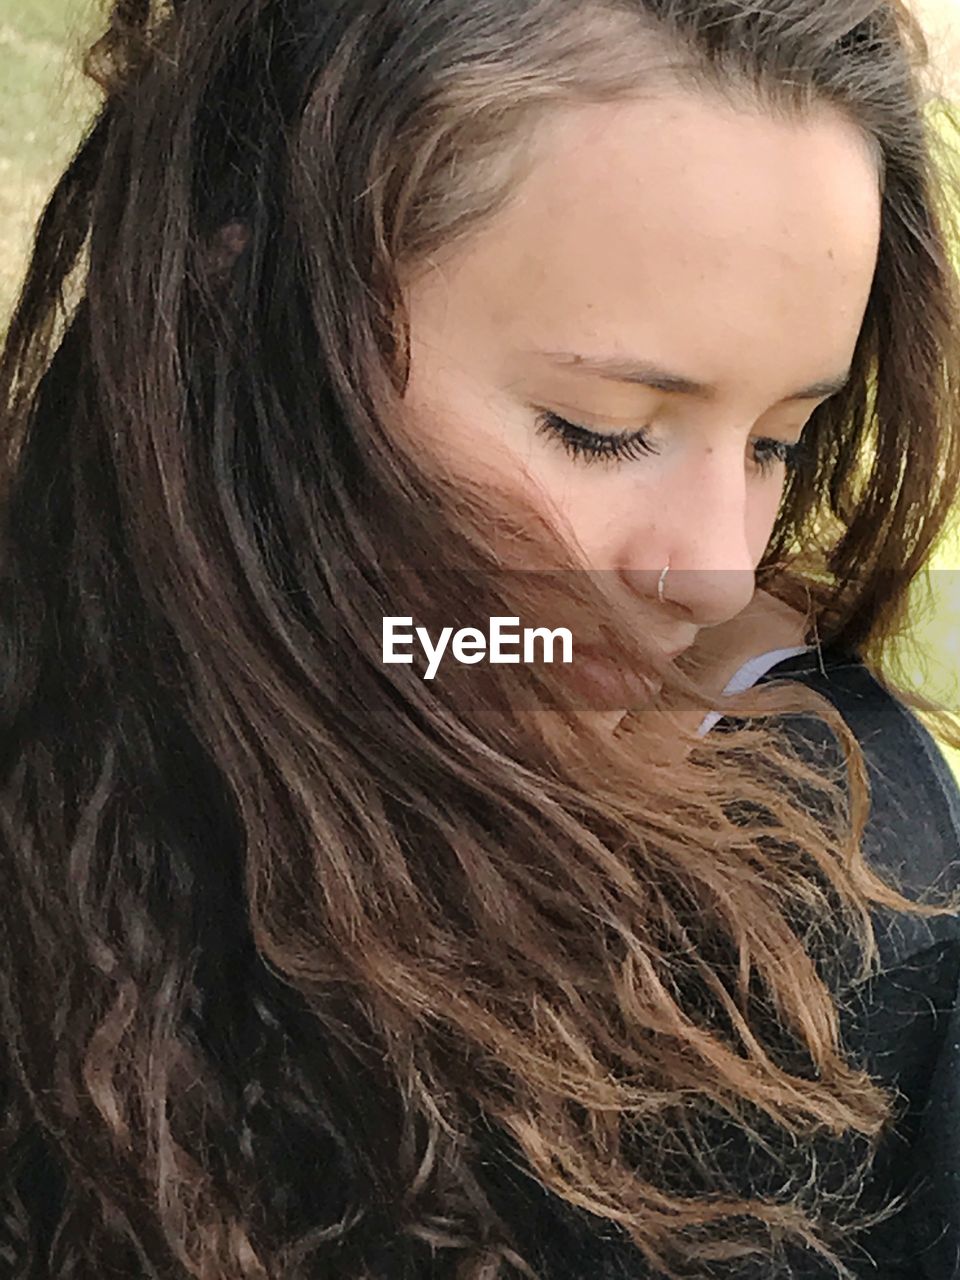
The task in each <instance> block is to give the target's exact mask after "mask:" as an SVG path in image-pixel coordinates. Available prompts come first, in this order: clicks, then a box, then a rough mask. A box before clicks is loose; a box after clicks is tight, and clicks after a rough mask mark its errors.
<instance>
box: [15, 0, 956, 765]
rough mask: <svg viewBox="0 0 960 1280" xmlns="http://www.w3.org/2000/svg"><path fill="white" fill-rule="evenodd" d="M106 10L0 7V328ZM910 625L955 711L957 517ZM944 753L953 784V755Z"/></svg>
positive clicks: (945, 45)
mask: <svg viewBox="0 0 960 1280" xmlns="http://www.w3.org/2000/svg"><path fill="white" fill-rule="evenodd" d="M913 7H914V8H915V9H916V11H917V12H918V15H919V17H920V19H921V21H922V23H923V25H924V29H925V31H926V33H927V37H928V40H929V44H930V48H931V53H932V56H933V68H932V72H931V73H930V87H931V88H932V89H933V90H934V91H935V92H936V93H937V94H938V95H940V96H942V97H944V98H947V99H950V100H952V101H960V0H913ZM106 12H107V0H97V2H96V3H94V2H93V0H0V177H2V181H0V326H2V327H3V328H5V326H6V318H7V315H8V314H9V309H10V307H11V305H12V302H13V299H14V296H15V293H16V289H17V286H18V284H19V282H20V278H21V276H22V272H23V270H24V266H25V263H26V258H27V253H28V251H29V246H30V239H31V235H32V230H33V226H34V224H35V222H36V219H37V217H38V215H39V213H40V211H41V209H42V206H43V203H44V201H45V199H46V197H47V195H48V193H49V192H50V190H51V187H52V186H53V184H54V182H55V180H56V178H57V175H58V174H59V172H60V171H61V169H62V167H63V165H64V162H65V161H66V159H67V158H68V156H69V155H70V153H71V152H72V150H73V147H74V146H75V145H76V142H77V140H78V139H79V136H80V134H81V132H82V130H83V128H84V126H85V124H86V122H87V121H88V120H89V118H90V116H91V113H92V111H93V110H94V107H95V105H96V101H97V98H96V91H95V89H94V87H93V86H92V85H90V84H88V83H87V82H86V81H85V79H84V78H83V76H82V75H81V73H80V71H79V65H80V58H81V54H82V52H83V50H84V49H85V48H86V46H87V45H88V44H89V43H90V42H91V40H92V39H93V38H94V36H95V35H96V34H98V33H99V32H100V31H101V30H102V29H103V27H104V26H105V21H106V18H105V15H106ZM951 137H952V135H951ZM952 146H953V147H954V148H955V149H956V157H955V158H956V161H957V170H958V173H960V135H958V136H957V137H956V138H955V139H952ZM957 340H958V341H960V335H958V339H957ZM958 516H960V513H958ZM911 627H912V631H911V635H910V636H909V637H905V638H904V641H903V643H902V645H901V646H900V647H899V649H898V651H897V656H898V671H897V674H898V675H903V676H904V677H906V679H907V681H908V683H910V684H912V685H913V686H914V687H915V688H918V689H919V690H920V691H921V692H924V693H926V694H928V695H930V696H934V697H939V698H941V699H943V700H944V701H945V702H946V703H947V704H948V705H949V706H950V707H951V708H954V709H958V710H960V693H958V671H960V519H958V521H957V522H956V524H955V526H954V529H953V530H952V531H951V532H950V534H949V536H948V537H947V538H946V540H945V541H944V543H943V545H942V546H941V548H940V549H939V550H938V552H937V554H936V556H935V558H934V561H933V563H932V565H931V568H930V571H929V573H928V574H927V575H926V577H925V579H924V580H922V581H921V582H919V583H918V584H917V586H916V589H915V591H914V596H913V600H912V608H911ZM945 750H946V754H947V758H948V760H949V761H950V764H951V766H952V767H953V769H954V771H955V773H956V774H957V776H958V777H960V752H952V751H950V750H949V749H946V748H945Z"/></svg>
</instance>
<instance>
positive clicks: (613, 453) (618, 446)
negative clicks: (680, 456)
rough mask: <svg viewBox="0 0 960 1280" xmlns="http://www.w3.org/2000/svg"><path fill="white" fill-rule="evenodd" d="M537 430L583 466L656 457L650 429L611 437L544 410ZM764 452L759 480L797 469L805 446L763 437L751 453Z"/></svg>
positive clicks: (757, 462)
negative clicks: (779, 469) (779, 468)
mask: <svg viewBox="0 0 960 1280" xmlns="http://www.w3.org/2000/svg"><path fill="white" fill-rule="evenodd" d="M537 430H538V431H540V432H542V433H543V434H544V435H548V436H551V437H553V439H555V440H559V442H560V444H561V445H562V447H563V448H564V449H566V451H567V453H569V454H570V456H571V457H572V458H575V459H577V460H578V461H583V462H604V461H611V462H618V463H619V462H627V461H630V460H632V459H636V458H641V457H653V456H656V454H658V453H659V450H658V449H655V448H654V446H653V445H652V444H651V443H650V440H649V438H648V435H647V432H648V430H649V428H647V427H640V428H639V429H638V430H636V431H621V432H618V433H617V434H614V435H611V434H607V433H605V432H601V431H591V430H590V429H589V427H581V426H578V425H577V423H575V422H568V421H567V419H566V418H561V417H560V415H559V414H556V413H551V412H550V411H549V410H544V411H543V412H541V413H540V414H539V415H538V417H537ZM758 449H763V450H764V456H762V457H756V455H755V458H754V460H755V462H756V464H757V467H758V468H759V470H760V474H761V475H762V476H766V475H769V474H770V472H771V471H772V470H773V468H774V466H775V465H776V464H777V463H778V462H782V463H784V465H785V466H786V467H787V468H788V469H794V468H796V467H798V466H799V465H800V463H801V461H802V460H803V457H804V442H803V441H802V440H799V441H798V442H797V443H796V444H788V443H787V441H785V440H772V439H770V438H768V437H766V436H764V437H762V438H761V439H759V440H757V441H755V442H754V450H755V451H756V450H758Z"/></svg>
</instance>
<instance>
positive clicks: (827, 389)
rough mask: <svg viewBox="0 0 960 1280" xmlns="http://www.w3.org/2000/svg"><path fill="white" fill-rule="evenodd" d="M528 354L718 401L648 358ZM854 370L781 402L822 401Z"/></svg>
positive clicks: (714, 392) (714, 391)
mask: <svg viewBox="0 0 960 1280" xmlns="http://www.w3.org/2000/svg"><path fill="white" fill-rule="evenodd" d="M528 354H530V355H535V356H539V357H541V358H543V359H545V360H549V361H550V362H551V363H553V364H559V365H569V366H570V368H571V370H572V371H574V372H583V373H590V374H594V375H595V376H597V377H601V378H609V379H611V380H612V381H614V382H630V383H639V384H640V385H642V386H645V387H652V388H653V390H655V391H669V392H674V393H676V394H678V395H684V396H694V397H695V398H696V399H698V400H707V401H710V400H715V399H716V398H717V396H718V395H719V388H717V387H716V386H714V385H712V384H710V383H705V382H696V381H695V380H694V379H692V378H685V377H683V376H682V375H681V374H677V373H670V372H669V371H668V370H666V369H663V368H661V367H660V366H659V365H656V364H652V363H651V362H650V361H648V360H633V359H631V360H625V359H623V357H611V358H608V357H603V356H586V355H580V354H579V353H577V352H575V351H540V350H535V351H531V352H529V353H528ZM850 375H851V369H850V368H848V369H847V370H846V371H845V372H844V373H840V374H837V375H835V376H834V377H831V378H823V379H822V380H821V381H819V382H812V383H811V384H810V385H809V386H807V387H801V388H800V390H799V391H794V392H792V393H791V394H790V395H788V396H784V397H783V400H782V401H781V402H780V403H781V404H785V403H787V402H788V401H793V400H822V399H823V398H824V397H826V396H832V395H835V394H836V393H837V392H838V391H842V390H843V388H844V387H845V386H846V385H847V383H848V382H849V381H850Z"/></svg>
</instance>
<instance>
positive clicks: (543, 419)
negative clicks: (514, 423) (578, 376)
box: [537, 410, 659, 462]
mask: <svg viewBox="0 0 960 1280" xmlns="http://www.w3.org/2000/svg"><path fill="white" fill-rule="evenodd" d="M537 430H538V431H540V432H542V433H543V434H544V435H548V436H551V437H552V438H553V439H555V440H558V441H559V442H560V444H561V445H562V446H563V448H564V449H566V451H567V453H569V454H570V456H571V457H572V458H576V459H578V460H582V461H584V462H602V461H603V460H605V459H606V460H610V461H613V462H626V461H628V460H630V459H632V458H640V457H649V456H651V455H653V454H656V453H658V452H659V450H657V449H655V448H654V447H653V445H652V444H651V443H650V441H649V439H648V430H649V429H648V428H647V427H640V428H638V429H637V430H635V431H618V432H610V433H608V432H603V431H592V430H591V429H590V428H589V427H581V426H578V425H577V423H575V422H568V421H567V419H566V418H561V417H560V416H559V414H556V413H550V411H549V410H544V411H543V412H541V413H540V414H539V415H538V417H537Z"/></svg>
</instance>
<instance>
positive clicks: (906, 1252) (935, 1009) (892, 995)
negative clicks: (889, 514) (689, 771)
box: [486, 648, 960, 1280]
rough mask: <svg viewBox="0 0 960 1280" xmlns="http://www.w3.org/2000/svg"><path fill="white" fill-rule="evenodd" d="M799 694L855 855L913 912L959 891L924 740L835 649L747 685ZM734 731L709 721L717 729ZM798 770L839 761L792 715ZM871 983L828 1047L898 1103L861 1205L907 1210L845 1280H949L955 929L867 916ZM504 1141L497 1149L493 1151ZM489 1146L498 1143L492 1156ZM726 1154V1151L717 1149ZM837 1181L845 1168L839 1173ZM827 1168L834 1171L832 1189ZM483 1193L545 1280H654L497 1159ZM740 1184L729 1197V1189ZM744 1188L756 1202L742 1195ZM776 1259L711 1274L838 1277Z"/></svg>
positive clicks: (951, 805)
mask: <svg viewBox="0 0 960 1280" xmlns="http://www.w3.org/2000/svg"><path fill="white" fill-rule="evenodd" d="M783 677H788V678H790V679H795V680H800V681H803V682H804V683H805V684H807V685H809V686H810V687H812V688H814V689H816V690H818V691H819V692H820V693H822V694H824V695H825V696H826V697H827V698H828V699H829V700H830V701H831V702H832V703H833V704H834V706H835V707H836V708H837V709H838V710H839V711H840V713H841V715H842V716H843V717H844V719H845V721H846V723H847V724H848V725H849V726H850V728H851V730H852V731H853V733H854V734H855V736H856V738H857V740H858V742H859V743H860V746H861V747H862V749H863V751H864V754H865V757H866V763H867V769H868V774H869V778H870V784H871V791H872V803H871V812H870V818H869V821H868V826H867V830H866V833H865V852H866V854H867V856H868V858H869V859H870V860H871V862H872V863H874V864H876V865H877V866H878V867H880V868H883V869H892V870H893V871H894V872H895V873H896V874H897V876H898V878H899V882H900V887H901V889H902V891H903V892H904V893H905V895H906V896H907V897H909V898H911V899H913V898H918V897H919V896H920V895H921V894H923V893H924V892H925V891H926V890H927V889H929V888H931V887H933V888H936V889H938V890H939V889H951V890H952V889H956V888H957V887H958V885H960V789H958V787H957V783H956V782H955V780H954V778H953V775H952V773H951V772H950V770H949V768H948V767H947V765H946V763H945V760H944V757H943V755H942V753H941V752H940V750H939V748H938V747H937V744H936V742H935V741H934V739H933V738H932V737H931V735H930V733H929V732H928V731H927V730H926V729H925V728H924V726H923V725H922V724H921V723H920V722H919V720H918V719H917V718H916V716H915V715H914V714H913V713H912V712H910V711H909V710H908V709H907V708H906V707H905V706H904V705H903V704H902V703H900V702H899V701H898V700H896V699H895V698H894V697H892V696H891V695H890V694H889V693H888V692H887V691H886V690H885V689H884V688H883V687H882V685H881V684H880V683H879V682H878V681H877V680H875V679H874V678H873V676H871V674H870V673H869V671H868V670H867V668H866V667H865V666H864V665H863V664H862V662H861V661H860V660H859V658H858V657H857V656H856V655H855V654H852V653H850V652H845V651H843V650H840V649H836V648H835V649H825V650H823V651H822V653H819V654H818V653H816V652H809V653H805V654H801V655H799V656H794V657H790V658H787V659H786V660H784V661H781V662H780V663H778V664H777V665H776V666H774V667H773V668H771V669H770V670H769V671H768V672H767V674H766V675H764V676H763V677H761V679H760V681H758V683H761V684H762V683H768V682H770V681H772V680H779V679H781V678H783ZM732 723H733V721H723V720H721V721H720V722H719V724H718V725H717V728H718V729H720V730H721V731H722V730H723V728H724V726H726V727H729V726H730V725H731V724H732ZM789 726H790V731H791V733H792V734H793V735H794V736H795V740H796V741H797V743H798V745H800V746H801V747H802V746H804V745H806V746H808V747H809V748H810V752H809V754H810V758H812V759H814V760H816V759H818V758H819V759H823V757H824V754H825V753H827V752H829V753H830V754H831V758H832V759H836V760H839V759H841V758H842V757H841V755H840V751H839V745H838V744H837V741H836V738H835V737H834V735H833V734H832V733H831V732H830V731H829V730H828V729H827V727H826V725H825V723H824V722H823V721H822V720H819V719H815V718H812V717H809V718H808V717H806V716H802V717H801V716H791V717H790V718H789ZM874 922H875V926H876V937H877V943H878V947H879V951H880V957H881V963H882V972H880V973H879V974H878V975H877V976H875V977H874V978H872V979H870V980H869V981H867V982H866V983H860V984H859V985H858V987H856V988H855V989H854V990H853V991H852V992H851V994H850V998H849V999H848V1000H847V1001H846V1003H845V1005H844V1006H843V1007H842V1012H841V1035H842V1039H843V1043H844V1045H845V1046H846V1047H847V1048H848V1050H849V1051H850V1052H851V1054H852V1055H853V1056H854V1057H855V1058H857V1059H858V1060H859V1062H860V1063H861V1064H862V1065H863V1066H864V1067H865V1068H866V1070H868V1071H869V1072H870V1074H871V1075H872V1076H873V1077H874V1078H875V1079H876V1080H878V1081H879V1082H881V1083H884V1084H891V1085H895V1086H896V1088H897V1089H898V1090H899V1093H900V1095H901V1101H900V1104H899V1107H898V1112H899V1114H898V1118H897V1119H896V1121H895V1123H894V1124H893V1125H892V1126H891V1128H890V1130H889V1131H888V1133H887V1136H886V1137H885V1138H884V1139H883V1140H882V1141H881V1145H880V1148H879V1150H878V1154H877V1157H876V1159H875V1162H874V1165H873V1173H872V1176H871V1180H870V1184H869V1185H868V1186H867V1187H866V1188H865V1189H864V1193H863V1194H864V1198H863V1201H862V1202H861V1203H862V1206H863V1207H864V1208H866V1209H872V1208H876V1207H879V1206H880V1205H882V1204H885V1203H886V1202H887V1200H888V1198H889V1195H890V1194H891V1193H896V1192H899V1193H901V1194H905V1195H906V1197H907V1200H906V1206H905V1208H904V1209H902V1210H901V1211H900V1212H899V1213H898V1214H897V1216H896V1217H894V1218H892V1219H889V1220H888V1221H887V1222H885V1223H882V1224H880V1225H879V1226H876V1227H874V1228H872V1229H868V1230H867V1231H864V1232H861V1233H860V1235H858V1236H857V1237H856V1238H855V1242H854V1243H853V1244H852V1245H850V1246H847V1247H846V1248H845V1250H844V1251H842V1252H841V1257H842V1258H843V1261H844V1262H845V1264H846V1265H847V1266H848V1267H849V1268H850V1271H851V1273H852V1274H853V1275H855V1276H856V1277H857V1278H858V1280H861V1278H862V1280H867V1278H868V1277H870V1278H872V1280H960V1002H958V979H960V919H958V917H956V916H953V915H951V916H946V917H938V918H933V919H921V918H918V917H914V916H905V915H903V914H902V913H897V914H893V913H891V912H888V911H886V909H878V910H877V911H875V913H874ZM501 1141H502V1140H500V1139H498V1140H497V1142H501ZM494 1146H496V1143H494ZM727 1149H729V1150H731V1151H734V1150H736V1145H735V1143H733V1144H729V1143H725V1147H724V1150H727ZM839 1172H840V1174H841V1176H842V1172H843V1171H842V1169H841V1170H839ZM836 1173H837V1171H836V1170H835V1171H834V1176H836ZM487 1175H488V1178H489V1181H488V1182H487V1184H486V1185H487V1186H488V1187H489V1188H490V1189H491V1190H492V1192H493V1194H494V1196H495V1202H496V1203H497V1207H498V1209H499V1210H500V1211H501V1212H502V1213H503V1215H504V1216H505V1217H506V1218H507V1219H508V1221H510V1222H512V1223H513V1224H515V1226H516V1229H517V1231H518V1232H519V1234H520V1237H521V1239H523V1240H525V1241H530V1240H531V1239H533V1240H535V1241H536V1242H537V1245H536V1249H537V1254H538V1256H537V1260H536V1265H538V1267H539V1268H540V1269H541V1271H542V1275H543V1280H655V1276H656V1274H657V1273H655V1272H653V1271H651V1270H650V1269H649V1267H648V1266H647V1264H646V1263H645V1260H644V1258H643V1257H642V1255H641V1254H640V1253H639V1251H638V1250H637V1249H636V1247H635V1246H634V1245H633V1244H632V1242H631V1241H629V1239H627V1238H626V1236H625V1235H623V1234H621V1233H620V1231H619V1228H616V1227H615V1226H613V1225H611V1224H610V1223H608V1222H606V1221H605V1220H601V1219H598V1218H594V1217H592V1216H591V1215H589V1214H587V1213H586V1212H584V1211H581V1210H579V1209H575V1208H572V1207H570V1206H568V1205H567V1204H566V1203H565V1202H562V1201H560V1200H559V1199H558V1198H557V1197H556V1196H553V1195H551V1194H547V1193H546V1192H545V1191H544V1190H543V1189H542V1188H541V1187H540V1186H539V1184H537V1183H536V1182H534V1181H533V1180H532V1179H530V1178H528V1177H527V1176H526V1174H525V1173H522V1172H520V1171H519V1170H518V1169H516V1168H515V1167H514V1166H513V1164H512V1162H511V1161H510V1160H509V1159H503V1158H502V1155H501V1154H499V1153H498V1154H497V1155H496V1156H495V1157H493V1158H492V1159H491V1161H490V1162H489V1164H488V1165H487ZM741 1185H742V1184H741ZM745 1190H747V1191H749V1192H751V1193H755V1192H756V1185H755V1184H753V1183H751V1182H749V1181H748V1183H747V1186H746V1188H745ZM784 1259H785V1260H781V1261H779V1262H777V1261H774V1260H773V1259H771V1258H770V1257H767V1258H764V1259H762V1260H759V1261H751V1262H750V1263H744V1262H743V1261H742V1260H741V1261H740V1262H739V1263H737V1264H733V1263H730V1264H726V1265H727V1267H729V1269H725V1268H724V1267H722V1266H720V1265H719V1264H718V1266H717V1270H716V1275H717V1277H718V1280H720V1278H721V1277H722V1280H728V1278H729V1280H734V1278H736V1280H787V1277H789V1278H790V1280H828V1278H830V1277H834V1276H836V1271H835V1270H834V1269H833V1268H832V1267H828V1266H827V1265H826V1263H824V1262H823V1261H822V1260H821V1259H820V1258H819V1257H817V1256H816V1255H815V1254H812V1253H810V1252H808V1251H802V1250H800V1249H792V1248H791V1249H788V1250H787V1251H786V1254H785V1255H784Z"/></svg>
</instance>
